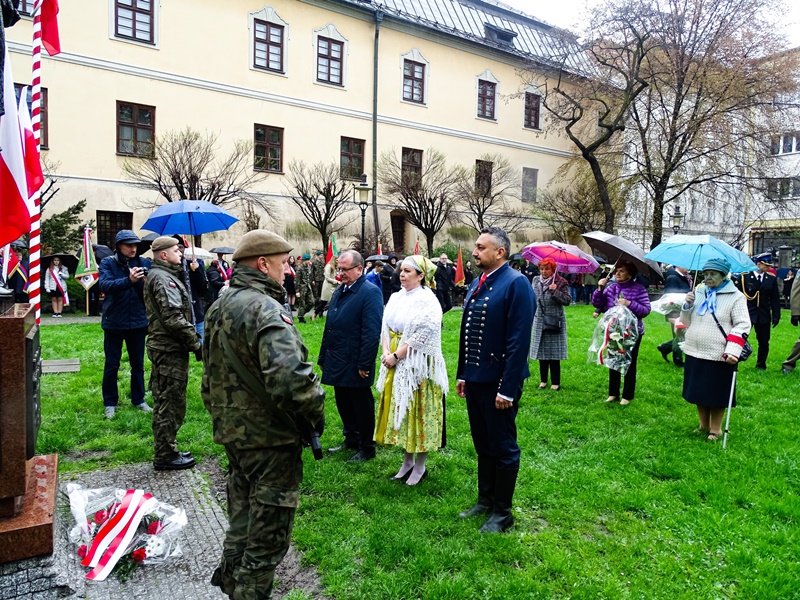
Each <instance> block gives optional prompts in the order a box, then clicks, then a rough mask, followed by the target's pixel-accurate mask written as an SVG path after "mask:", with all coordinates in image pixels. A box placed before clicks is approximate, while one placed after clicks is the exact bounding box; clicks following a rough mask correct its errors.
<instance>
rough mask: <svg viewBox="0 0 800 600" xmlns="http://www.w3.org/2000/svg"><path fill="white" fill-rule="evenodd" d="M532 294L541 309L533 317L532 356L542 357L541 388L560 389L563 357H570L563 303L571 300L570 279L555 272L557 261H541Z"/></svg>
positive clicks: (540, 363) (567, 303)
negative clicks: (548, 383) (549, 384)
mask: <svg viewBox="0 0 800 600" xmlns="http://www.w3.org/2000/svg"><path fill="white" fill-rule="evenodd" d="M532 285H533V294H534V296H535V297H536V303H537V306H538V310H537V311H536V314H535V315H534V317H533V332H532V333H531V350H530V354H529V357H530V359H531V360H538V361H539V381H540V383H539V389H540V390H543V389H545V388H546V387H547V381H548V373H549V376H550V383H551V384H552V385H551V386H550V389H552V390H555V391H557V392H558V391H561V361H562V360H567V319H566V316H565V315H564V307H565V306H568V305H569V303H570V301H571V300H572V298H571V296H570V291H569V284H568V283H567V280H566V279H564V278H563V277H561V275H559V274H558V273H556V261H555V260H553V259H552V258H544V259H542V260H541V261H540V262H539V275H537V276H536V277H534V278H533V284H532Z"/></svg>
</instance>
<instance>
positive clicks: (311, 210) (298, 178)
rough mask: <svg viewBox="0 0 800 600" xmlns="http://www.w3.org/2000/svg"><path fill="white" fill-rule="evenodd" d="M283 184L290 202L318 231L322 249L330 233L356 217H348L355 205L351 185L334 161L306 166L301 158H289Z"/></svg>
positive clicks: (326, 244) (326, 243)
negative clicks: (297, 159)
mask: <svg viewBox="0 0 800 600" xmlns="http://www.w3.org/2000/svg"><path fill="white" fill-rule="evenodd" d="M286 186H287V193H288V194H289V197H290V198H291V199H292V202H294V204H295V206H297V208H299V209H300V212H301V213H302V214H303V217H304V218H305V219H306V221H308V223H309V224H310V225H311V226H312V227H313V228H314V229H316V230H317V231H318V232H319V235H320V240H321V241H322V248H323V249H325V248H327V247H328V240H329V239H330V237H331V234H332V233H334V232H336V231H338V230H340V229H341V228H343V227H345V226H346V225H347V224H348V223H350V222H351V221H352V220H353V219H354V218H355V217H354V216H353V217H350V218H347V214H348V213H349V212H351V211H352V210H353V209H354V208H355V205H354V204H353V196H352V193H353V187H352V185H351V184H350V183H349V182H348V181H346V180H344V179H342V174H341V170H340V167H339V165H338V164H337V163H335V162H331V163H321V162H320V163H316V164H314V165H311V166H307V165H306V164H305V163H304V162H303V161H296V160H295V161H292V162H291V163H290V164H289V172H288V173H287V175H286Z"/></svg>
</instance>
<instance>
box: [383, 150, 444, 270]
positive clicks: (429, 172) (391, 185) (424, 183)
mask: <svg viewBox="0 0 800 600" xmlns="http://www.w3.org/2000/svg"><path fill="white" fill-rule="evenodd" d="M418 168H419V170H418V171H410V170H408V168H404V166H403V164H402V162H401V160H400V155H399V154H398V153H397V152H396V151H387V152H384V153H383V154H382V156H381V160H380V162H379V164H378V179H379V181H380V183H381V185H383V187H384V190H385V191H386V193H387V194H388V195H389V196H391V197H392V199H393V200H394V201H395V202H396V206H397V209H398V210H400V211H402V212H403V214H404V215H405V218H406V219H407V220H408V222H409V223H411V224H412V225H413V226H414V227H416V228H417V229H419V230H420V231H421V232H422V234H423V235H424V236H425V241H426V244H427V247H428V256H431V255H432V254H433V240H434V238H435V237H436V234H437V233H439V232H440V231H441V230H442V228H443V227H444V226H445V224H447V222H448V221H449V220H450V218H451V216H452V212H453V209H454V208H455V206H456V196H457V192H456V188H457V183H458V180H459V175H458V170H457V169H454V168H452V167H450V166H448V164H447V159H446V158H445V155H444V154H442V153H441V152H440V151H439V150H436V149H435V148H429V149H428V150H426V151H425V153H424V156H423V159H422V164H421V165H419V167H418Z"/></svg>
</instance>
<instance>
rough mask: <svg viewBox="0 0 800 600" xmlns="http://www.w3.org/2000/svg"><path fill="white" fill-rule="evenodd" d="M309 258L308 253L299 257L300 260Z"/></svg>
mask: <svg viewBox="0 0 800 600" xmlns="http://www.w3.org/2000/svg"><path fill="white" fill-rule="evenodd" d="M309 258H311V255H310V254H303V256H301V257H300V260H308V259H309Z"/></svg>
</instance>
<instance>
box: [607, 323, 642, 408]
mask: <svg viewBox="0 0 800 600" xmlns="http://www.w3.org/2000/svg"><path fill="white" fill-rule="evenodd" d="M643 337H644V336H643V335H640V336H639V339H638V340H637V341H636V345H635V346H634V347H633V352H631V366H630V367H628V372H627V373H625V385H623V386H622V397H623V398H625V400H633V396H634V394H635V393H636V363H637V362H639V346H641V345H642V338H643ZM621 382H622V375H621V374H620V372H619V371H612V370H609V371H608V395H609V396H616V397H617V398H619V387H620V383H621Z"/></svg>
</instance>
